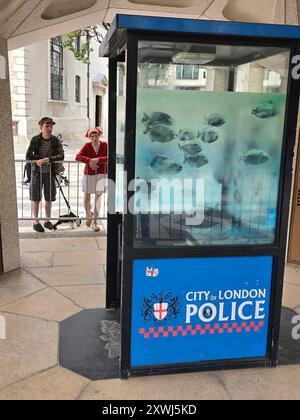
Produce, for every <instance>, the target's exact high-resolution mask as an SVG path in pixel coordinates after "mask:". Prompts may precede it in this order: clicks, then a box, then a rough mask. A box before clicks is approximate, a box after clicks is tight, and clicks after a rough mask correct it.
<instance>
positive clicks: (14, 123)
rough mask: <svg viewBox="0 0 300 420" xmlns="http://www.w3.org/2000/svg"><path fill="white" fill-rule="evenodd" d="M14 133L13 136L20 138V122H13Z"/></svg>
mask: <svg viewBox="0 0 300 420" xmlns="http://www.w3.org/2000/svg"><path fill="white" fill-rule="evenodd" d="M12 131H13V136H18V135H19V121H13V123H12Z"/></svg>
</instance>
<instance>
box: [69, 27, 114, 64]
mask: <svg viewBox="0 0 300 420" xmlns="http://www.w3.org/2000/svg"><path fill="white" fill-rule="evenodd" d="M102 28H103V29H102V31H101V30H100V27H99V26H88V27H86V28H81V29H78V30H76V31H72V32H69V33H67V34H66V36H65V38H64V42H63V46H64V48H67V49H68V50H70V51H71V52H72V53H73V54H74V56H75V58H76V59H77V60H78V61H80V62H82V63H84V64H90V60H89V57H90V53H91V52H93V48H92V47H91V40H92V39H95V40H96V41H97V42H98V43H99V44H101V43H102V41H103V38H104V36H103V33H104V32H105V31H107V30H108V28H109V26H108V25H105V24H102ZM77 39H80V46H79V48H78V46H77V43H76V41H77Z"/></svg>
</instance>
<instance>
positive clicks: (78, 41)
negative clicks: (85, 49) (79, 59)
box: [75, 36, 81, 54]
mask: <svg viewBox="0 0 300 420" xmlns="http://www.w3.org/2000/svg"><path fill="white" fill-rule="evenodd" d="M80 49H81V36H77V37H76V38H75V51H76V53H78V54H79V53H80Z"/></svg>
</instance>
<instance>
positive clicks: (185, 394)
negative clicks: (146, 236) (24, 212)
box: [0, 236, 300, 400]
mask: <svg viewBox="0 0 300 420" xmlns="http://www.w3.org/2000/svg"><path fill="white" fill-rule="evenodd" d="M20 244H21V253H22V269H21V270H19V271H16V272H12V273H10V274H6V275H4V276H2V277H1V278H0V315H3V316H4V317H5V318H6V323H7V339H6V340H0V399H1V400H7V399H36V400H37V399H51V400H53V399H71V400H73V399H84V400H89V399H96V400H106V399H118V400H119V399H126V400H134V399H146V400H149V399H170V400H177V399H195V400H201V399H300V381H299V377H300V365H290V366H280V367H278V368H277V369H250V370H233V371H225V372H212V373H190V374H182V375H172V376H171V377H170V376H155V377H143V378H131V379H128V380H126V381H124V380H119V379H113V380H102V381H89V380H88V379H86V378H84V377H82V376H80V375H77V374H75V373H73V372H71V371H69V370H67V369H64V368H62V367H61V366H59V363H58V348H59V322H60V321H62V320H64V319H66V318H69V317H70V316H72V315H74V314H76V313H78V312H80V311H81V310H82V309H93V308H100V307H102V308H103V307H104V305H105V255H106V254H105V248H106V238H105V237H96V236H94V237H81V238H52V239H51V238H49V237H48V238H45V239H39V240H36V239H21V240H20ZM283 305H284V306H285V307H287V308H291V309H293V310H295V311H297V312H298V313H299V314H300V267H296V266H291V265H289V266H287V268H286V278H285V293H284V301H283Z"/></svg>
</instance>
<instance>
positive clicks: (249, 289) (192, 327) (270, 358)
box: [100, 15, 300, 378]
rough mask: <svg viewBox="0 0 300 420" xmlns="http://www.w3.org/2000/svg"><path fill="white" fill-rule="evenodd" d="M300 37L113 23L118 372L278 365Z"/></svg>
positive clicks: (111, 299)
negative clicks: (118, 328)
mask: <svg viewBox="0 0 300 420" xmlns="http://www.w3.org/2000/svg"><path fill="white" fill-rule="evenodd" d="M299 37H300V29H299V27H296V26H295V27H291V26H280V25H262V24H242V23H231V22H214V21H202V20H187V19H170V18H157V17H145V16H130V15H126V16H123V15H118V16H117V17H116V19H115V21H114V23H113V24H112V26H111V28H110V31H109V33H108V35H107V37H106V39H105V40H104V42H103V44H102V46H101V50H100V54H101V55H102V56H107V57H109V73H110V77H109V89H110V91H109V178H110V180H112V181H115V184H110V185H109V215H108V251H107V278H108V283H107V308H108V309H109V308H118V307H121V361H120V375H121V376H122V377H124V378H126V377H128V376H132V375H141V374H155V373H170V372H188V371H196V370H201V369H216V368H232V367H254V366H276V364H277V350H278V337H279V324H280V312H281V299H282V288H283V273H284V265H285V249H286V240H287V230H288V219H289V200H290V193H291V183H292V164H293V150H294V143H295V133H296V123H297V113H298V97H299V78H300V69H299V65H298V63H299V61H300V57H299Z"/></svg>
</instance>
